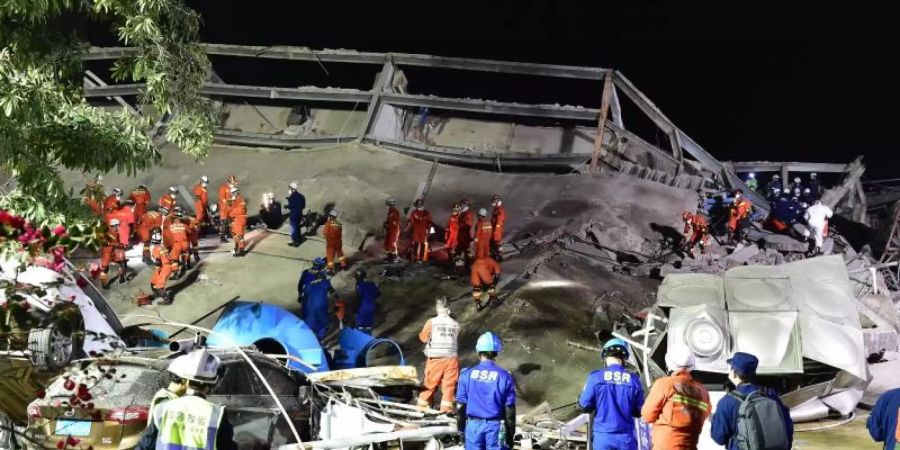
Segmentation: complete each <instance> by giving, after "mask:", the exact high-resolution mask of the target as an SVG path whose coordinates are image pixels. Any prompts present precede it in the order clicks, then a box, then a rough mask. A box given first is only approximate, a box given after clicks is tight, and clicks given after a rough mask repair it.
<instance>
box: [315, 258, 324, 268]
mask: <svg viewBox="0 0 900 450" xmlns="http://www.w3.org/2000/svg"><path fill="white" fill-rule="evenodd" d="M312 266H313V269H322V268H324V267H325V258H316V259H314V260H313V261H312Z"/></svg>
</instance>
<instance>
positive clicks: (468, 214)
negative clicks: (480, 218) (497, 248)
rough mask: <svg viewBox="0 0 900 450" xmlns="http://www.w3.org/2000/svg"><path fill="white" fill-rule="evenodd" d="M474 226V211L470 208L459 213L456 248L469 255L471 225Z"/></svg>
mask: <svg viewBox="0 0 900 450" xmlns="http://www.w3.org/2000/svg"><path fill="white" fill-rule="evenodd" d="M474 226H475V213H473V212H472V210H471V209H467V210H465V211H464V212H460V213H459V240H458V242H457V243H456V248H458V249H459V251H461V252H463V253H464V254H465V255H466V256H468V255H469V246H471V245H472V227H474Z"/></svg>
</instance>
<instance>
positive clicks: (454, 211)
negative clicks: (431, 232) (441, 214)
mask: <svg viewBox="0 0 900 450" xmlns="http://www.w3.org/2000/svg"><path fill="white" fill-rule="evenodd" d="M458 243H459V205H458V204H456V203H454V204H453V207H452V208H450V218H449V219H447V228H446V229H445V230H444V248H446V249H447V256H448V257H449V259H450V260H451V261H453V260H454V259H456V247H457V245H458Z"/></svg>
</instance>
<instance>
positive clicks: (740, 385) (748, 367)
mask: <svg viewBox="0 0 900 450" xmlns="http://www.w3.org/2000/svg"><path fill="white" fill-rule="evenodd" d="M727 362H728V365H729V370H728V380H729V381H731V383H732V384H734V385H735V386H736V388H735V389H734V390H733V391H731V392H729V393H728V395H726V396H724V397H722V399H721V400H719V403H717V404H716V412H715V414H713V417H712V427H711V428H710V436H711V437H712V439H713V441H715V442H716V443H717V444H719V445H725V446H727V448H728V450H738V448H739V447H738V443H737V440H736V439H734V438H735V436H736V435H737V434H738V433H739V430H738V420H739V419H738V411H739V410H740V407H741V403H742V402H743V401H744V399H746V398H747V397H748V396H750V395H751V394H754V393H757V392H758V393H760V394H762V395H765V396H766V397H769V398H770V399H772V400H774V401H775V402H776V403H777V405H778V407H779V408H778V409H779V411H780V412H781V417H780V419H781V420H780V422H781V423H783V424H784V428H783V429H780V430H777V429H774V428H776V427H771V428H772V429H767V430H766V431H765V433H766V438H767V443H769V440H770V439H771V440H775V436H776V435H777V436H779V437H781V438H783V439H784V440H786V441H787V442H783V443H782V444H783V445H782V446H781V448H783V449H785V450H788V449H790V448H791V445H792V443H793V441H794V422H793V421H792V420H791V412H790V409H788V408H787V407H786V406H784V403H782V402H781V397H779V396H778V393H777V392H775V391H774V390H772V389H769V388H765V387H761V386H758V385H756V384H755V383H754V381H755V380H756V369H757V367H758V366H759V359H758V358H757V357H756V356H754V355H751V354H749V353H744V352H736V353H735V354H734V355H732V357H731V358H730V359H729V360H728V361H727ZM761 419H763V420H767V421H771V420H777V418H775V417H767V418H761ZM772 448H774V447H772Z"/></svg>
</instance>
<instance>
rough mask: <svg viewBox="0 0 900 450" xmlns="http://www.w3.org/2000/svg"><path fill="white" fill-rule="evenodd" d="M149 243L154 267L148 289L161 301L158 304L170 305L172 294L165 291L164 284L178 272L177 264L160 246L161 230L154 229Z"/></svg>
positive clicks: (163, 247) (167, 251) (164, 248)
mask: <svg viewBox="0 0 900 450" xmlns="http://www.w3.org/2000/svg"><path fill="white" fill-rule="evenodd" d="M150 242H151V249H150V252H151V253H150V254H151V258H152V263H153V265H154V266H156V268H154V269H153V275H152V276H151V277H150V289H151V290H152V291H153V294H154V295H155V296H156V297H159V298H161V299H162V301H160V304H162V305H171V304H172V294H171V292H170V291H168V290H167V289H166V283H167V282H168V281H169V277H170V276H172V273H173V272H175V271H176V270H178V263H177V262H175V261H173V260H172V258H171V256H170V254H169V250H168V249H166V247H165V246H164V245H162V230H160V229H159V228H155V229H154V230H153V234H152V237H151V238H150Z"/></svg>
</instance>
